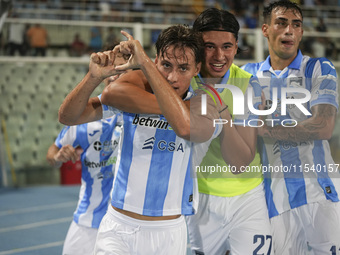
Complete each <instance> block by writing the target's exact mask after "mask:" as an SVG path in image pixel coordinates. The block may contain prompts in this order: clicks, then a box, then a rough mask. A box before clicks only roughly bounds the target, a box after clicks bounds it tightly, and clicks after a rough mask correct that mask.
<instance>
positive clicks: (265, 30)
mask: <svg viewBox="0 0 340 255" xmlns="http://www.w3.org/2000/svg"><path fill="white" fill-rule="evenodd" d="M268 28H269V26H268V24H263V25H262V34H263V35H264V37H268Z"/></svg>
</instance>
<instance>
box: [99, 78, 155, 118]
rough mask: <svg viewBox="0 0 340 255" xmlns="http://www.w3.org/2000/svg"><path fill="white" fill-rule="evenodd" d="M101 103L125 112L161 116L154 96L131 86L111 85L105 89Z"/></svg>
mask: <svg viewBox="0 0 340 255" xmlns="http://www.w3.org/2000/svg"><path fill="white" fill-rule="evenodd" d="M101 101H102V103H103V104H105V105H109V106H112V107H114V108H117V109H119V110H122V111H125V112H131V113H149V114H161V110H160V108H159V105H158V102H157V99H156V97H155V95H154V94H152V93H150V92H147V91H145V90H144V89H142V88H139V87H137V86H134V85H130V84H119V83H113V84H110V85H109V86H107V87H106V88H105V89H104V91H103V94H102V97H101Z"/></svg>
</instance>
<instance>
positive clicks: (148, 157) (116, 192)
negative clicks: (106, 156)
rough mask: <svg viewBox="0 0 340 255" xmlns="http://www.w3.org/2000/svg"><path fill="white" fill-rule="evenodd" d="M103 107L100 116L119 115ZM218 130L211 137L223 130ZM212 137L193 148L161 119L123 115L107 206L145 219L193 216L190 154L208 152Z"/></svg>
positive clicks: (195, 195)
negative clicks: (110, 198)
mask: <svg viewBox="0 0 340 255" xmlns="http://www.w3.org/2000/svg"><path fill="white" fill-rule="evenodd" d="M102 106H103V117H106V116H110V115H112V114H113V113H116V111H117V110H116V109H114V108H112V107H108V106H106V105H102ZM218 126H221V125H218ZM216 130H217V131H215V134H214V136H213V137H212V138H214V137H216V136H217V135H218V134H219V132H220V131H221V128H220V127H219V128H217V129H216ZM212 138H211V139H210V140H209V141H208V142H206V143H204V144H200V146H197V147H194V148H195V149H194V150H192V148H193V143H192V142H190V141H187V140H185V139H183V138H180V137H178V136H177V135H176V133H175V132H174V131H173V130H172V128H171V127H170V125H169V123H168V122H167V120H166V119H165V118H164V116H162V115H147V114H132V113H126V112H123V131H122V136H121V141H120V144H119V152H118V159H117V168H116V175H115V179H114V183H113V191H112V201H111V204H112V205H113V206H115V207H117V208H120V209H123V210H127V211H131V212H134V213H138V214H141V215H146V216H167V215H176V214H182V215H191V214H193V213H194V212H195V210H196V209H197V199H198V188H197V180H196V178H195V175H194V173H193V171H191V167H192V166H191V164H192V163H191V161H192V159H191V156H192V153H193V151H194V153H195V154H200V153H201V154H202V153H206V151H207V149H208V146H209V144H210V142H211V140H212ZM204 145H206V146H204ZM202 146H203V147H205V149H204V148H202ZM203 156H204V155H201V156H200V158H201V159H202V158H203ZM197 158H198V157H197ZM195 164H197V162H195ZM198 164H199V162H198Z"/></svg>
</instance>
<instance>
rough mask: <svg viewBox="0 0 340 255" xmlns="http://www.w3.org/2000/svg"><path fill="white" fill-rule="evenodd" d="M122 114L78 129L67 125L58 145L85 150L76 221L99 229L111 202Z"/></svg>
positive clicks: (75, 215) (82, 160) (74, 217)
mask: <svg viewBox="0 0 340 255" xmlns="http://www.w3.org/2000/svg"><path fill="white" fill-rule="evenodd" d="M120 117H121V116H120V114H118V115H116V116H114V117H112V118H107V119H102V120H99V121H94V122H90V123H85V124H81V125H77V126H65V127H64V129H63V130H62V131H61V132H60V134H59V136H58V137H57V139H56V141H55V144H56V146H58V147H59V148H61V147H62V146H64V145H67V144H70V145H72V146H73V147H75V148H76V147H78V146H79V147H81V148H82V149H83V153H82V154H81V164H82V178H81V187H80V192H79V201H78V205H77V209H76V211H75V212H74V215H73V220H74V221H75V222H76V223H77V224H79V225H82V226H86V227H92V228H98V227H99V224H100V221H101V220H102V218H103V216H104V215H105V213H106V210H107V207H108V205H109V202H110V193H111V190H112V182H113V176H114V168H115V164H116V159H117V151H118V143H119V139H120V134H121V126H120V125H121V120H120Z"/></svg>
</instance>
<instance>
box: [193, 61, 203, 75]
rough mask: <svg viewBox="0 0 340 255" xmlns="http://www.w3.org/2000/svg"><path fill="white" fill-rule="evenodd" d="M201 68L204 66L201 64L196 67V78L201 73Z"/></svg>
mask: <svg viewBox="0 0 340 255" xmlns="http://www.w3.org/2000/svg"><path fill="white" fill-rule="evenodd" d="M201 66H202V63H201V62H200V63H198V64H197V65H196V70H195V75H194V76H196V75H198V74H199V72H200V71H201Z"/></svg>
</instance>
